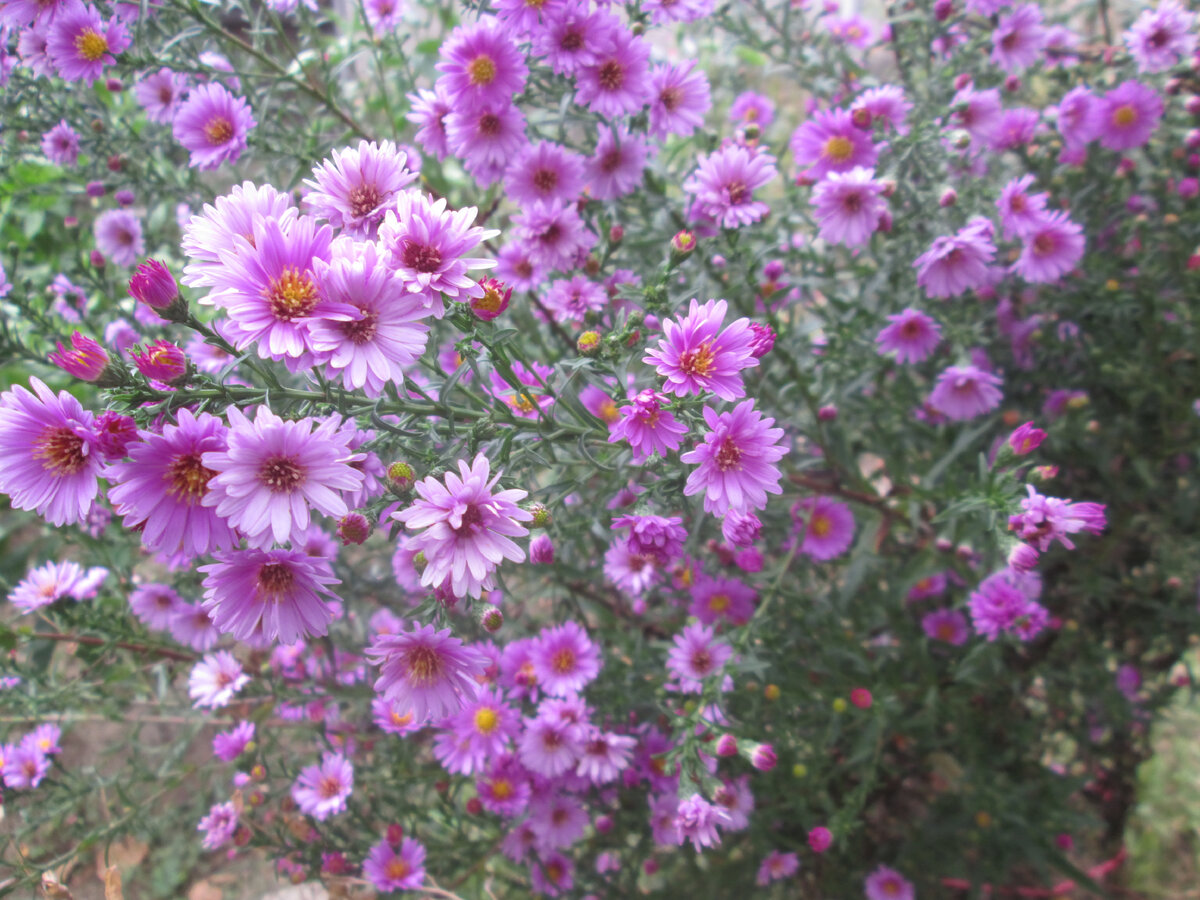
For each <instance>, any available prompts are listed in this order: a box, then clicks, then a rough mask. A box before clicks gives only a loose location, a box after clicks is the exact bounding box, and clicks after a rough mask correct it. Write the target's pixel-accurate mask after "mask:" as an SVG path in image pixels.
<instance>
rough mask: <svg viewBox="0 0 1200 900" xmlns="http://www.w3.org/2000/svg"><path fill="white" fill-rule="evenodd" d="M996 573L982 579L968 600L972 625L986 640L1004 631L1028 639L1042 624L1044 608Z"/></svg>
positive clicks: (990, 639) (1011, 582)
mask: <svg viewBox="0 0 1200 900" xmlns="http://www.w3.org/2000/svg"><path fill="white" fill-rule="evenodd" d="M997 575H999V577H997V576H991V577H989V578H987V579H985V580H984V581H983V582H981V583H980V585H979V588H978V590H976V591H974V592H973V593H972V594H971V596H970V598H969V599H968V601H967V608H968V610H969V612H970V614H971V624H972V625H973V626H974V628H975V631H976V632H978V633H979V634H981V635H983V636H984V637H986V638H987V639H988V641H994V640H996V639H997V638H998V637H999V636H1000V635H1001V634H1005V633H1007V634H1015V635H1017V636H1018V637H1019V638H1020V639H1021V640H1029V639H1030V638H1032V637H1034V636H1035V635H1036V634H1037V633H1038V632H1039V631H1041V629H1042V628H1043V627H1044V626H1045V624H1046V620H1047V613H1046V610H1045V608H1044V607H1042V606H1041V604H1039V603H1038V602H1037V601H1035V600H1033V599H1032V598H1031V597H1029V596H1028V595H1027V594H1026V593H1025V592H1024V591H1023V590H1021V588H1020V586H1019V585H1018V584H1017V583H1015V582H1014V581H1013V580H1012V579H1010V578H1008V577H1005V574H1004V572H1003V571H1002V572H1000V573H997Z"/></svg>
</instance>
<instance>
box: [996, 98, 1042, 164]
mask: <svg viewBox="0 0 1200 900" xmlns="http://www.w3.org/2000/svg"><path fill="white" fill-rule="evenodd" d="M1041 118H1042V114H1041V112H1040V111H1039V110H1036V109H1032V108H1031V107H1028V106H1018V107H1014V108H1013V109H1006V110H1004V112H1002V113H1001V114H1000V119H999V121H998V122H997V123H996V128H995V130H993V131H992V136H991V140H990V141H989V142H988V146H989V147H990V148H991V149H992V150H993V151H994V152H996V153H1002V152H1003V151H1005V150H1019V149H1021V148H1024V147H1028V146H1029V145H1030V144H1032V143H1033V139H1034V137H1035V136H1036V135H1037V133H1038V131H1039V130H1040V127H1041Z"/></svg>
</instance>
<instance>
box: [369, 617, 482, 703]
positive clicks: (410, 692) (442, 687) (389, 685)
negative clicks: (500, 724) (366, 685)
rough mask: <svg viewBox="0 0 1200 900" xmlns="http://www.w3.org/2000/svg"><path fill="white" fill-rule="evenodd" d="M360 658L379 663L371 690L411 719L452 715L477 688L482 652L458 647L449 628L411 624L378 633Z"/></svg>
mask: <svg viewBox="0 0 1200 900" xmlns="http://www.w3.org/2000/svg"><path fill="white" fill-rule="evenodd" d="M366 657H367V659H368V660H370V661H371V662H372V663H374V664H375V665H377V666H379V667H380V674H379V678H378V679H376V681H375V690H376V691H377V692H378V693H380V694H382V695H383V696H384V698H385V699H387V700H389V701H392V702H393V703H395V704H396V705H395V707H394V709H396V710H398V711H400V712H401V713H402V714H403V713H412V716H413V719H414V721H416V722H428V721H430V720H436V719H439V718H441V717H443V716H447V715H452V714H454V713H456V712H458V710H459V709H461V708H462V706H463V705H464V704H465V703H466V702H467V701H468V700H470V699H471V698H473V697H474V696H475V695H476V693H477V692H478V687H479V682H478V681H477V680H476V679H477V678H479V677H480V676H482V675H483V670H484V664H485V662H486V660H485V657H484V656H483V654H481V653H479V652H478V651H477V650H475V649H473V648H471V647H467V646H464V645H463V643H462V641H460V640H458V639H457V638H455V637H452V636H451V634H450V629H448V628H447V629H444V630H442V631H435V630H434V628H433V626H431V625H413V627H412V630H411V631H399V632H397V633H395V634H379V635H376V636H375V637H374V639H373V640H372V641H371V644H370V645H369V646H368V647H367V650H366Z"/></svg>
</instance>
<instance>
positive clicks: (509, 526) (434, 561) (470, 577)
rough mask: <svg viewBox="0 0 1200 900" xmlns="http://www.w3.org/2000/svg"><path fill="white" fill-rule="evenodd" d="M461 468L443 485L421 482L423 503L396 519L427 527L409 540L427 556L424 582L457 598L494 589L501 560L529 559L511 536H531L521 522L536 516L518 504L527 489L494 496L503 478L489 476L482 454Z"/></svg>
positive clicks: (428, 480) (396, 515) (419, 492)
mask: <svg viewBox="0 0 1200 900" xmlns="http://www.w3.org/2000/svg"><path fill="white" fill-rule="evenodd" d="M458 469H459V474H457V475H456V474H455V473H454V472H449V473H447V474H446V476H445V484H443V483H442V482H439V481H438V480H436V479H435V478H433V477H429V478H425V479H424V480H422V481H419V482H417V484H416V485H415V488H416V492H417V495H418V497H419V499H417V500H416V501H415V502H414V503H413V505H412V506H410V507H409V508H408V509H405V510H403V511H401V512H398V513H394V514H393V518H395V519H396V520H397V521H399V522H403V523H404V524H405V525H406V526H407V527H408V528H409V529H410V530H418V529H423V530H422V531H421V533H420V534H418V535H417V536H416V537H414V538H413V539H412V540H411V541H410V542H409V546H411V547H414V548H416V549H417V550H419V551H423V552H424V554H425V558H426V566H425V570H424V571H423V572H422V573H421V584H423V585H426V586H430V587H433V588H440V587H446V588H449V589H450V590H451V591H453V593H454V594H455V596H459V597H462V596H468V595H469V596H472V597H478V596H479V594H480V591H481V590H485V589H486V590H490V589H491V587H492V578H491V573H492V572H493V571H494V570H495V568H496V567H497V566H498V565H499V564H500V563H501V562H503V561H504V560H505V559H510V560H513V561H514V562H520V561H522V560H523V559H524V558H525V554H524V553H523V552H522V551H521V549H520V548H519V547H517V545H516V544H514V543H513V542H512V540H510V538H513V537H520V536H523V535H525V534H528V531H527V530H526V529H525V528H524V527H523V526H522V525H520V524H518V523H520V522H528V521H530V520H532V518H533V516H532V514H531V513H528V512H526V511H525V510H523V509H521V508H520V507H518V506H517V505H516V502H517V501H518V500H521V499H523V498H524V497H525V496H526V492H525V491H521V490H504V491H500V492H498V493H496V494H493V493H492V488H493V487H494V486H495V485H496V482H497V481H499V480H500V476H499V475H496V476H495V477H490V476H491V470H490V466H489V463H488V459H487V457H486V456H484V455H483V454H482V453H480V454H479V455H478V456H476V457H475V461H474V462H473V463H472V464H471V465H470V466H468V465H467V463H466V462H465V461H464V460H459V463H458ZM489 479H490V480H489Z"/></svg>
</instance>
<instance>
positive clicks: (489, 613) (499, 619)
mask: <svg viewBox="0 0 1200 900" xmlns="http://www.w3.org/2000/svg"><path fill="white" fill-rule="evenodd" d="M503 625H504V613H502V612H500V610H499V609H497V608H496V607H495V606H492V605H491V604H490V603H488V604H486V605H485V606H484V607H483V608H482V609H480V610H479V627H480V628H482V629H483V630H484V631H486V632H487V633H488V634H495V633H496V632H497V631H499V630H500V629H501V627H503Z"/></svg>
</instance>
